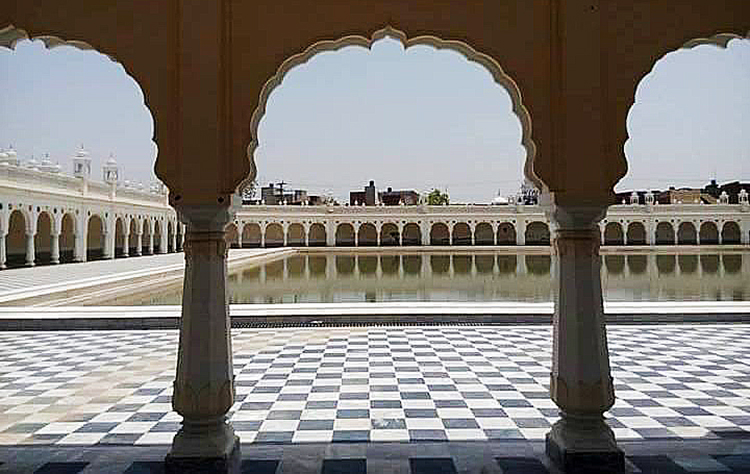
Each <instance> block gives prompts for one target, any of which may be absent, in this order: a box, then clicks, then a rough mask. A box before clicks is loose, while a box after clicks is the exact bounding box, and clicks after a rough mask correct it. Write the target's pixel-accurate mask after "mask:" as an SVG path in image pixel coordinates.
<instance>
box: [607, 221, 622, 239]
mask: <svg viewBox="0 0 750 474" xmlns="http://www.w3.org/2000/svg"><path fill="white" fill-rule="evenodd" d="M624 243H625V237H624V235H623V232H622V226H621V225H620V223H619V222H608V223H607V225H606V226H605V227H604V245H623V244H624Z"/></svg>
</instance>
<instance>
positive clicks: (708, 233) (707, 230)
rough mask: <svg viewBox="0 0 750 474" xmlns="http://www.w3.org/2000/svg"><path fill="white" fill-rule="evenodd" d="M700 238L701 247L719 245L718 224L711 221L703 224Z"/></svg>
mask: <svg viewBox="0 0 750 474" xmlns="http://www.w3.org/2000/svg"><path fill="white" fill-rule="evenodd" d="M700 237H701V245H718V243H719V230H718V229H717V228H716V224H714V223H713V222H711V221H706V222H704V223H702V224H701V228H700Z"/></svg>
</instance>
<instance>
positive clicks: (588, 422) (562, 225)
mask: <svg viewBox="0 0 750 474" xmlns="http://www.w3.org/2000/svg"><path fill="white" fill-rule="evenodd" d="M551 212H552V216H551V217H552V218H553V219H554V220H555V222H556V223H557V225H558V230H557V234H556V237H555V240H554V246H555V251H556V253H557V255H558V264H557V265H556V267H555V271H556V273H557V274H556V275H555V277H556V279H555V280H556V282H557V285H558V288H557V291H556V292H555V314H554V329H553V331H554V334H553V346H552V373H551V374H550V395H551V397H552V400H553V401H554V402H555V403H556V404H557V406H558V407H560V415H561V417H562V418H561V419H560V420H559V421H558V422H557V423H555V424H554V425H553V426H552V429H551V430H550V432H549V433H547V439H546V451H547V455H548V456H549V457H550V458H551V459H552V460H553V461H554V462H555V463H556V464H557V465H558V466H559V467H561V468H562V470H563V471H565V472H574V471H575V472H577V471H578V470H580V471H581V472H583V471H586V469H585V468H586V467H591V466H598V467H599V469H600V471H601V472H613V473H620V472H624V463H625V461H624V455H623V453H622V451H621V450H620V449H619V448H618V447H617V443H616V441H615V437H614V433H613V432H612V429H611V428H609V426H607V424H606V423H605V422H604V416H603V414H604V412H605V411H606V410H608V409H609V408H611V407H612V405H613V404H614V401H615V396H614V385H613V382H612V376H611V373H610V366H609V352H608V349H607V334H606V329H605V324H604V310H603V303H602V286H601V279H600V267H601V258H600V256H599V246H600V241H601V233H600V232H599V228H598V226H597V222H598V221H599V220H600V219H601V218H602V217H604V214H605V212H606V206H601V207H600V206H590V207H589V206H585V207H584V206H581V207H569V206H564V207H563V206H559V205H558V206H555V207H554V208H553V209H552V211H551Z"/></svg>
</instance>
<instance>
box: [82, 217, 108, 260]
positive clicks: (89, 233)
mask: <svg viewBox="0 0 750 474" xmlns="http://www.w3.org/2000/svg"><path fill="white" fill-rule="evenodd" d="M104 230H105V229H104V221H103V220H102V218H101V217H99V216H98V215H97V214H92V215H91V216H89V220H88V224H87V226H86V260H89V261H91V260H101V259H102V258H104V235H105V232H104Z"/></svg>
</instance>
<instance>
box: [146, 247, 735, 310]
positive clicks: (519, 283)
mask: <svg viewBox="0 0 750 474" xmlns="http://www.w3.org/2000/svg"><path fill="white" fill-rule="evenodd" d="M555 264H556V263H555V258H553V257H551V256H550V255H544V254H541V255H536V254H528V255H524V254H507V253H504V252H503V253H497V254H496V253H479V254H474V255H472V254H458V255H450V254H416V253H404V254H396V253H394V254H379V255H362V254H359V255H357V254H356V253H352V254H328V255H295V256H292V257H288V258H286V259H283V260H278V261H275V262H269V263H267V264H265V265H261V266H259V267H251V268H244V269H240V270H236V271H233V272H232V273H231V274H230V275H229V278H228V287H229V294H230V302H231V303H282V302H337V301H362V302H364V301H371V302H372V301H528V302H535V301H551V300H552V295H553V290H554V285H553V284H552V283H553V282H552V279H553V269H554V265H555ZM601 277H602V287H603V293H604V298H605V299H606V300H609V301H638V300H644V301H664V300H667V301H671V300H698V299H700V300H743V299H744V298H745V297H746V295H750V254H747V253H732V254H729V253H727V254H679V255H674V254H654V253H646V254H628V255H618V254H606V255H603V256H602V270H601ZM180 292H181V289H180V288H175V290H174V291H172V292H171V293H169V294H167V295H159V296H156V295H153V296H149V297H145V296H144V297H142V298H141V300H142V301H143V303H142V304H179V303H180ZM131 304H133V303H131Z"/></svg>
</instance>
